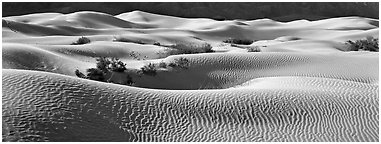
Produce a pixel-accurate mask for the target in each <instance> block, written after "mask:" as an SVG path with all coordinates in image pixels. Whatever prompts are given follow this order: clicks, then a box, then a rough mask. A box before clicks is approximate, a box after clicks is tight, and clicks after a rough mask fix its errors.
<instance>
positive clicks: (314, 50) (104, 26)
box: [2, 11, 379, 142]
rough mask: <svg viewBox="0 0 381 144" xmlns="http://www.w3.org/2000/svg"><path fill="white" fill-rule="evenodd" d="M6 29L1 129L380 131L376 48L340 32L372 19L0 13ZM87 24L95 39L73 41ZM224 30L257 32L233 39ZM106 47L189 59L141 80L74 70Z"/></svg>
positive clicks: (367, 25)
mask: <svg viewBox="0 0 381 144" xmlns="http://www.w3.org/2000/svg"><path fill="white" fill-rule="evenodd" d="M2 32H3V36H2V42H3V44H2V57H3V59H2V63H3V70H2V73H3V75H2V78H3V80H2V93H3V94H2V108H3V109H2V110H3V112H2V116H3V141H164V142H169V141H177V142H179V141H181V142H184V141H190V142H204V141H209V142H211V141H213V142H214V141H229V142H236V141H256V142H262V141H266V142H273V141H281V142H286V141H287V142H302V141H303V142H306V141H308V142H315V141H316V142H327V141H330V142H375V141H379V133H378V132H379V126H378V123H379V119H378V117H379V112H378V111H379V107H378V106H379V104H378V101H379V98H378V95H379V88H378V85H379V84H378V83H379V80H378V76H379V71H378V69H379V67H378V66H379V56H378V53H377V52H367V51H353V52H348V51H346V46H345V44H344V42H345V41H347V40H357V39H363V38H365V37H367V36H373V37H377V38H378V33H379V28H378V20H375V19H369V18H362V17H340V18H330V19H324V20H318V21H308V20H297V21H292V22H286V23H282V22H277V21H274V20H271V19H258V20H247V21H246V20H232V21H214V20H212V19H204V18H197V19H190V18H189V19H187V18H179V17H172V16H164V15H157V14H151V13H146V12H142V11H133V12H127V13H123V14H120V15H116V16H112V15H109V14H105V13H99V12H90V11H83V12H76V13H71V14H59V13H40V14H31V15H22V16H13V17H3V28H2ZM82 36H85V37H88V38H89V39H90V40H91V42H90V43H88V44H84V45H71V44H72V43H73V42H75V41H76V40H77V39H78V38H80V37H82ZM116 38H124V39H128V40H129V41H135V43H134V42H116V41H113V40H114V39H116ZM228 38H240V39H250V40H255V42H254V43H252V44H251V45H238V47H235V46H231V45H230V44H226V43H223V42H222V41H223V40H225V39H228ZM137 41H140V42H141V43H140V44H139V43H136V42H137ZM155 42H159V43H160V44H161V45H171V44H176V43H193V44H203V43H205V42H206V43H209V44H211V46H212V47H213V48H212V49H213V50H215V51H216V52H214V53H200V54H183V55H172V56H168V57H163V56H162V55H160V52H163V51H164V50H165V49H166V47H163V46H157V45H153V44H154V43H155ZM245 47H259V48H260V49H261V52H247V50H246V49H245ZM131 53H135V54H137V57H136V56H135V57H134V56H133V55H131ZM99 56H104V57H116V58H119V59H120V60H122V61H123V62H125V63H127V68H128V69H129V70H135V71H136V70H139V69H140V68H141V67H142V66H144V65H145V64H148V63H150V62H152V63H159V62H167V63H169V62H173V61H174V60H175V59H177V58H180V57H183V58H187V59H188V60H189V67H188V69H174V68H173V69H172V68H163V69H160V70H159V71H158V72H157V75H156V76H148V75H137V74H136V75H132V78H133V80H134V81H135V84H134V86H127V85H118V84H113V83H105V82H98V81H92V80H87V79H82V78H78V77H76V76H75V73H74V71H75V69H79V70H80V71H82V72H85V71H86V69H88V68H93V67H95V58H96V57H99ZM123 76H126V73H120V74H118V75H117V77H116V79H115V80H118V79H119V80H120V79H122V78H123Z"/></svg>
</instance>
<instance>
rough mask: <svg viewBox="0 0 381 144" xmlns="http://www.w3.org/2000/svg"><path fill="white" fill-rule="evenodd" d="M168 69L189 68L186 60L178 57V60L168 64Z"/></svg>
mask: <svg viewBox="0 0 381 144" xmlns="http://www.w3.org/2000/svg"><path fill="white" fill-rule="evenodd" d="M168 66H170V67H179V68H182V69H188V67H189V60H188V59H187V58H183V57H180V58H178V59H175V61H174V62H171V63H169V64H168Z"/></svg>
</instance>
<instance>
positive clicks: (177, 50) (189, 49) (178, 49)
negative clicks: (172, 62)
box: [165, 43, 214, 55]
mask: <svg viewBox="0 0 381 144" xmlns="http://www.w3.org/2000/svg"><path fill="white" fill-rule="evenodd" d="M169 47H170V48H168V49H166V50H165V51H166V53H167V55H178V54H196V53H210V52H214V51H213V50H212V46H211V45H210V44H208V43H204V44H201V45H195V44H181V43H179V44H175V45H172V46H169Z"/></svg>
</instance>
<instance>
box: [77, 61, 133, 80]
mask: <svg viewBox="0 0 381 144" xmlns="http://www.w3.org/2000/svg"><path fill="white" fill-rule="evenodd" d="M96 61H97V63H96V68H90V69H87V74H86V76H85V75H84V74H83V73H81V72H80V71H79V70H78V69H76V70H75V72H74V73H75V75H77V76H78V77H80V78H86V79H91V80H96V81H102V82H106V74H108V73H113V72H124V71H125V70H127V69H126V67H125V66H126V64H124V63H123V62H122V61H120V60H119V59H117V58H111V59H108V58H105V57H100V58H97V59H96ZM128 77H129V76H128ZM128 77H127V78H128ZM107 82H112V81H108V80H107ZM126 83H127V84H130V83H132V78H131V77H129V79H127V82H126ZM118 84H119V83H118Z"/></svg>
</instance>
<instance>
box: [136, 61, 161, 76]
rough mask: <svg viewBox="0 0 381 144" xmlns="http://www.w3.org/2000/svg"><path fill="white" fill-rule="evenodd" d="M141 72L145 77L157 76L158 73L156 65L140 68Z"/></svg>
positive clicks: (150, 64)
mask: <svg viewBox="0 0 381 144" xmlns="http://www.w3.org/2000/svg"><path fill="white" fill-rule="evenodd" d="M140 70H141V72H142V73H143V74H145V75H149V76H155V75H156V74H157V73H156V71H157V69H156V66H155V64H153V63H149V64H148V65H145V66H144V67H142V68H140Z"/></svg>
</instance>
